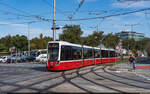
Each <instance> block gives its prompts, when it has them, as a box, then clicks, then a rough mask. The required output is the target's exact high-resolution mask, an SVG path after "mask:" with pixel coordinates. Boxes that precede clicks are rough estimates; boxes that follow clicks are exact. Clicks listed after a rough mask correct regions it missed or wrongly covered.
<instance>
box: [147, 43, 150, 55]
mask: <svg viewBox="0 0 150 94" xmlns="http://www.w3.org/2000/svg"><path fill="white" fill-rule="evenodd" d="M146 52H147V54H148V56H150V42H148V44H147V48H146Z"/></svg>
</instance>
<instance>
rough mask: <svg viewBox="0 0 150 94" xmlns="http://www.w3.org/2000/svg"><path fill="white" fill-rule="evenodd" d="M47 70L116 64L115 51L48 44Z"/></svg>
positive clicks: (68, 44) (61, 43)
mask: <svg viewBox="0 0 150 94" xmlns="http://www.w3.org/2000/svg"><path fill="white" fill-rule="evenodd" d="M47 48H48V53H47V54H48V55H47V56H48V62H47V64H46V69H47V70H70V69H75V68H79V67H83V66H89V65H94V64H99V63H112V62H116V61H117V58H116V54H115V50H113V49H109V50H108V49H104V48H98V47H90V46H85V45H78V44H72V43H69V42H64V41H53V42H49V43H48V47H47Z"/></svg>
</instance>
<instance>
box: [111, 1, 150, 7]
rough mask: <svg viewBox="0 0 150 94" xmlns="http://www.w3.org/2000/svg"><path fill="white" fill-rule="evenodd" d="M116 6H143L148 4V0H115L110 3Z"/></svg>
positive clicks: (149, 3) (149, 4)
mask: <svg viewBox="0 0 150 94" xmlns="http://www.w3.org/2000/svg"><path fill="white" fill-rule="evenodd" d="M112 5H113V6H114V7H116V8H145V7H149V6H150V2H149V1H137V2H135V1H134V2H133V1H128V2H127V1H126V2H120V3H119V2H117V3H116V2H115V3H113V4H112Z"/></svg>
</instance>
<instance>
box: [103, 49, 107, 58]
mask: <svg viewBox="0 0 150 94" xmlns="http://www.w3.org/2000/svg"><path fill="white" fill-rule="evenodd" d="M107 57H108V51H107V50H102V58H107Z"/></svg>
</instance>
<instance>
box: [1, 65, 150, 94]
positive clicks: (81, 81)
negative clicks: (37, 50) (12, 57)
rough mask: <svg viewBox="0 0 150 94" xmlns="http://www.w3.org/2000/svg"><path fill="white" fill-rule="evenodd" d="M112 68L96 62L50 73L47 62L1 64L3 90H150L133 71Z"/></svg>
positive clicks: (91, 91) (95, 91) (78, 91)
mask: <svg viewBox="0 0 150 94" xmlns="http://www.w3.org/2000/svg"><path fill="white" fill-rule="evenodd" d="M119 66H120V65H117V66H115V67H119ZM109 68H110V67H106V66H100V65H93V66H88V67H83V68H80V69H75V70H69V71H61V72H50V71H47V70H46V69H45V64H29V63H26V64H0V93H7V92H11V93H16V92H17V93H38V92H43V93H45V92H68V93H72V92H76V93H87V92H88V93H101V92H102V93H104V92H105V93H109V92H111V93H118V92H119V93H120V92H121V93H124V92H128V93H132V92H138V93H140V92H150V81H149V80H147V79H145V78H143V77H140V76H137V75H136V74H134V73H133V72H131V71H121V72H116V71H110V70H109ZM125 69H127V68H125Z"/></svg>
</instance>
